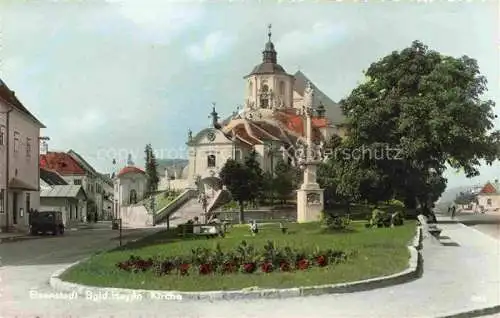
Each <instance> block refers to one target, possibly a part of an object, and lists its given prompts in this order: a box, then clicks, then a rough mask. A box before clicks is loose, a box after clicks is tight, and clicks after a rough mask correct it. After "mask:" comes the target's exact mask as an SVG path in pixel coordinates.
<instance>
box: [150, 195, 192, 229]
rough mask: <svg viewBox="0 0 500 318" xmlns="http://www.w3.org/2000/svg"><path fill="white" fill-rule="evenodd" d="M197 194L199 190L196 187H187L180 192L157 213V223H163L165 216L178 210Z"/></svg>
mask: <svg viewBox="0 0 500 318" xmlns="http://www.w3.org/2000/svg"><path fill="white" fill-rule="evenodd" d="M197 194H198V191H196V190H194V189H186V190H185V191H184V192H182V193H181V194H179V196H177V198H175V199H174V200H172V201H171V202H170V203H169V204H167V205H166V206H165V207H163V208H161V209H160V210H158V211H157V212H156V213H155V223H161V222H162V221H163V220H164V219H165V218H167V217H169V216H170V215H171V214H172V213H174V212H175V211H177V210H178V209H179V208H180V207H181V206H182V205H183V204H185V203H186V202H187V201H189V200H190V199H192V198H195V197H196V196H197Z"/></svg>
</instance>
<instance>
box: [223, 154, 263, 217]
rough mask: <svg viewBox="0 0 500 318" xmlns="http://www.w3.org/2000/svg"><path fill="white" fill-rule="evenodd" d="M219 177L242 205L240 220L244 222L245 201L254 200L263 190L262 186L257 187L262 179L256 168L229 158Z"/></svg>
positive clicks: (240, 205)
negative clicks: (253, 168)
mask: <svg viewBox="0 0 500 318" xmlns="http://www.w3.org/2000/svg"><path fill="white" fill-rule="evenodd" d="M219 177H220V179H221V181H222V184H223V185H225V186H226V188H227V189H228V190H229V192H230V193H231V196H232V197H233V199H234V200H235V201H236V202H238V204H239V207H240V212H239V222H240V223H244V222H245V215H244V207H245V203H246V202H252V201H254V200H255V199H256V198H257V196H258V195H259V192H260V190H261V188H260V187H256V185H257V184H259V182H260V181H261V180H260V179H259V177H258V175H257V172H256V170H252V169H251V168H249V167H248V166H247V165H246V164H241V163H239V162H238V161H236V160H233V159H229V160H228V161H226V163H225V164H224V167H222V169H221V171H220V173H219Z"/></svg>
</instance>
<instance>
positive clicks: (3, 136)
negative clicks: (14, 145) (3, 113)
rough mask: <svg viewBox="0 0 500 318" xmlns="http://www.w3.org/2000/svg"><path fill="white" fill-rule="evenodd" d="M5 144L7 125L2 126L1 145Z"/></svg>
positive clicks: (0, 130) (0, 132)
mask: <svg viewBox="0 0 500 318" xmlns="http://www.w3.org/2000/svg"><path fill="white" fill-rule="evenodd" d="M3 145H5V126H0V146H3Z"/></svg>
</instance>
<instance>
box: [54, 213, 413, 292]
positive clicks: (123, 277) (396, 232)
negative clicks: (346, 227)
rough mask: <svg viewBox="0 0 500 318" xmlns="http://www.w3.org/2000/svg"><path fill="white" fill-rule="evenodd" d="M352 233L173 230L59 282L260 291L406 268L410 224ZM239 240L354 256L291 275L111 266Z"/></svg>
mask: <svg viewBox="0 0 500 318" xmlns="http://www.w3.org/2000/svg"><path fill="white" fill-rule="evenodd" d="M350 227H351V231H348V232H347V231H346V232H343V233H331V232H330V233H325V232H324V231H321V229H320V227H319V225H318V224H316V223H310V224H290V227H289V231H290V233H289V234H286V235H284V234H282V233H281V232H280V231H279V228H269V229H263V230H262V231H261V233H259V234H258V235H257V236H255V237H252V236H250V235H249V232H248V227H234V228H233V229H232V230H231V231H230V233H228V235H227V236H226V237H225V238H216V239H209V240H207V239H204V238H199V239H195V238H193V239H181V238H179V237H178V236H177V235H176V234H175V232H173V231H164V232H160V233H157V234H155V235H152V236H150V237H148V238H145V239H144V240H142V241H138V242H135V243H132V244H130V245H127V246H124V247H122V248H119V249H116V250H113V251H110V252H106V253H102V254H99V255H95V256H93V257H92V258H91V259H89V260H88V261H86V262H84V263H81V264H79V265H77V266H76V267H73V268H71V269H70V270H68V271H67V272H65V273H64V274H63V276H62V279H63V280H67V281H70V282H76V283H82V284H87V285H93V286H112V287H121V288H137V289H139V288H140V289H158V290H179V291H207V290H234V289H241V288H245V287H253V286H258V287H260V288H264V287H268V288H286V287H294V286H307V285H319V284H329V283H341V282H348V281H356V280H361V279H367V278H372V277H377V276H383V275H388V274H393V273H396V272H399V271H402V270H404V269H405V268H406V267H407V266H408V260H409V252H408V248H407V246H408V244H409V242H410V241H411V239H412V237H413V236H414V234H415V222H413V221H408V222H407V223H406V224H405V225H404V226H401V227H396V228H381V229H377V228H374V229H365V228H364V222H353V223H352V224H351V226H350ZM242 240H246V241H247V242H248V243H249V244H253V245H254V246H255V247H256V248H259V249H261V248H262V247H263V246H264V244H265V243H266V242H267V241H268V240H272V241H273V242H274V243H275V246H277V247H285V246H290V247H293V248H305V249H314V248H315V247H316V246H317V247H319V248H321V249H328V248H332V249H336V250H339V249H340V250H343V251H346V252H349V251H357V255H356V256H355V257H352V258H350V259H348V260H347V262H345V263H342V264H337V265H329V266H327V267H322V268H320V267H313V268H311V269H309V270H306V271H296V272H292V273H282V272H273V273H269V274H265V273H260V272H257V273H254V274H229V275H219V274H215V275H209V276H202V275H198V274H192V275H190V276H177V275H175V274H170V275H165V276H160V277H158V276H155V275H154V274H153V273H152V272H151V271H147V272H144V273H142V272H141V273H135V274H134V273H129V272H125V271H122V270H119V269H118V268H117V267H116V266H115V264H116V263H117V262H121V261H125V260H127V259H128V258H129V256H130V255H135V256H141V257H143V258H148V257H154V256H158V255H161V256H175V255H189V254H190V253H191V249H195V248H197V247H210V248H214V247H215V245H216V244H217V243H219V244H220V246H221V247H222V249H223V250H229V249H233V248H234V247H236V246H237V245H238V244H239V243H240V242H241V241H242Z"/></svg>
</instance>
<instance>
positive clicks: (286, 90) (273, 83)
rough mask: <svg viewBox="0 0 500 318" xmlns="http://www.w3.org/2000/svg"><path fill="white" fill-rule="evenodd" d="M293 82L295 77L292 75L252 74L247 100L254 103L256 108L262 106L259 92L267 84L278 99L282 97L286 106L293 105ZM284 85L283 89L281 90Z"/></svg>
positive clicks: (246, 94)
mask: <svg viewBox="0 0 500 318" xmlns="http://www.w3.org/2000/svg"><path fill="white" fill-rule="evenodd" d="M293 83H294V78H293V76H291V75H284V74H279V75H252V76H250V77H249V78H248V79H247V85H246V90H245V100H247V101H248V102H249V103H253V104H254V105H255V107H256V108H261V107H262V105H260V95H259V93H260V91H261V89H262V86H263V85H267V86H268V87H269V90H272V92H273V94H274V96H275V97H274V99H275V100H276V101H278V100H280V99H281V100H282V102H283V106H284V107H292V104H293ZM282 85H283V91H282V90H281V89H282V87H281V86H282ZM270 106H271V105H270ZM268 108H270V107H268Z"/></svg>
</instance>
